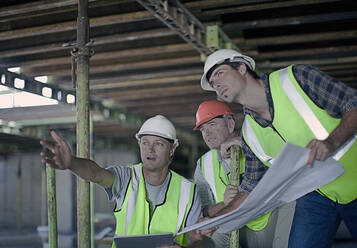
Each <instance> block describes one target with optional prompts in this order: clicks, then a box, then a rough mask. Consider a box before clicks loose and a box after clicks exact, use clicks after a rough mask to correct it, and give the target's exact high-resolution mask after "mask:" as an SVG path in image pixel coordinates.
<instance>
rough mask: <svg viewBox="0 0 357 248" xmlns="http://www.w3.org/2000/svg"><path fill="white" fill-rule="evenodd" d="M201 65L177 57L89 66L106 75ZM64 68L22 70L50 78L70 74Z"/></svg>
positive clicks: (196, 60)
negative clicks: (166, 67)
mask: <svg viewBox="0 0 357 248" xmlns="http://www.w3.org/2000/svg"><path fill="white" fill-rule="evenodd" d="M194 63H196V64H201V61H200V56H199V55H196V56H191V57H179V58H172V59H171V58H170V59H159V60H148V61H140V62H135V61H134V62H132V63H127V61H119V62H118V63H112V64H107V65H100V66H98V65H97V66H96V65H93V64H91V69H90V73H91V74H95V73H107V72H115V73H119V72H126V71H130V70H131V71H133V70H141V69H152V68H157V67H164V66H175V65H177V66H179V65H187V64H194ZM64 67H65V68H63V69H62V68H61V67H60V66H59V65H54V66H51V67H39V68H36V69H34V68H32V69H31V70H30V71H27V70H26V68H23V72H24V73H25V74H31V75H33V76H38V75H51V76H65V75H70V74H71V66H70V65H65V66H64Z"/></svg>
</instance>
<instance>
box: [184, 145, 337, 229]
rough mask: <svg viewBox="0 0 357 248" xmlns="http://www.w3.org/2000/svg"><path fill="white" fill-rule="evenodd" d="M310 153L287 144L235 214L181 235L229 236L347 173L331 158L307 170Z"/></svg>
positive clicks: (214, 219)
mask: <svg viewBox="0 0 357 248" xmlns="http://www.w3.org/2000/svg"><path fill="white" fill-rule="evenodd" d="M309 151H310V150H308V149H306V148H302V147H298V146H295V145H292V144H285V145H284V147H283V149H282V150H281V152H280V153H279V154H278V156H277V157H276V159H275V161H274V163H273V165H272V166H271V168H270V169H269V170H268V171H267V172H266V173H265V175H264V176H263V178H262V179H261V180H260V182H259V183H258V185H257V186H256V187H255V188H254V190H253V191H252V192H251V193H250V194H249V195H248V197H247V198H246V199H245V201H244V202H243V203H242V204H241V205H240V206H239V207H238V208H237V209H235V210H233V211H231V212H229V213H227V214H224V215H221V216H218V217H215V218H212V219H209V220H207V221H204V222H200V223H197V224H194V225H192V226H189V227H186V228H185V229H184V230H183V231H182V232H180V233H178V234H182V233H186V232H189V231H191V230H195V229H209V228H213V227H219V229H218V230H217V232H220V233H227V232H231V231H233V230H236V229H239V228H240V227H242V226H244V225H245V224H247V223H248V222H249V221H251V220H253V219H255V218H257V217H259V216H261V215H263V214H264V213H267V212H269V211H272V210H274V209H276V208H278V207H280V206H281V205H283V204H285V203H288V202H291V201H294V200H296V199H298V198H300V197H301V196H303V195H305V194H307V193H309V192H312V191H314V190H316V189H317V188H321V187H322V186H324V185H326V184H328V183H330V182H331V181H333V180H335V179H336V178H337V177H339V176H340V175H342V174H343V173H344V170H343V167H342V165H341V164H340V163H339V162H337V161H336V160H334V159H332V158H328V159H326V160H325V161H323V162H322V161H317V160H315V161H314V165H313V167H312V168H308V167H307V166H306V162H307V159H308V155H309Z"/></svg>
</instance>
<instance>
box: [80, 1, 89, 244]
mask: <svg viewBox="0 0 357 248" xmlns="http://www.w3.org/2000/svg"><path fill="white" fill-rule="evenodd" d="M87 12H88V0H79V1H78V18H77V48H78V52H77V67H76V69H77V70H76V78H77V84H76V88H77V89H76V106H77V156H78V157H81V158H90V137H89V132H90V130H89V56H90V53H89V47H88V46H87V43H88V42H89V20H88V14H87ZM90 223H91V218H90V186H89V182H87V181H85V180H83V179H81V178H78V179H77V230H78V231H77V234H78V242H77V244H78V245H77V247H78V248H88V247H91V225H90Z"/></svg>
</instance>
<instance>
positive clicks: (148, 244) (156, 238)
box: [114, 233, 174, 248]
mask: <svg viewBox="0 0 357 248" xmlns="http://www.w3.org/2000/svg"><path fill="white" fill-rule="evenodd" d="M114 242H115V245H116V247H117V248H143V247H145V248H156V247H159V246H163V245H172V244H174V237H173V234H172V233H158V234H147V235H132V236H123V235H117V236H115V237H114Z"/></svg>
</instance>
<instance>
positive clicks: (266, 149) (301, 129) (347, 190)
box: [242, 65, 357, 204]
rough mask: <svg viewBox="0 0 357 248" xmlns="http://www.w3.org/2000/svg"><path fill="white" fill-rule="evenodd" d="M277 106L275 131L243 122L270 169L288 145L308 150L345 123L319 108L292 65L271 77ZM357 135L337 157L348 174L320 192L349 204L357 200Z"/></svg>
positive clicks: (247, 135)
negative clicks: (309, 145)
mask: <svg viewBox="0 0 357 248" xmlns="http://www.w3.org/2000/svg"><path fill="white" fill-rule="evenodd" d="M269 82H270V89H271V95H272V99H273V104H274V116H273V122H272V126H273V127H262V126H260V125H259V123H257V122H256V121H255V120H254V119H253V118H252V117H251V116H250V115H246V116H245V120H244V122H243V128H242V130H243V137H244V139H245V141H246V142H247V144H248V146H249V147H250V148H251V150H252V151H253V152H254V154H255V155H256V156H257V157H258V158H259V159H260V160H261V161H262V162H263V163H264V164H266V165H267V166H270V164H271V162H272V161H273V160H274V158H275V157H276V156H277V154H278V153H279V152H280V150H281V148H282V146H283V145H284V143H285V142H287V143H291V144H295V145H298V146H301V147H305V146H306V145H307V144H308V143H309V142H310V141H311V140H312V139H319V140H324V139H326V138H327V137H328V135H329V134H330V133H331V132H332V131H333V130H334V129H335V128H336V127H337V125H338V124H339V123H340V121H341V119H339V118H333V117H332V116H330V115H329V114H328V113H327V112H326V111H325V110H324V109H321V108H320V107H318V106H317V105H316V104H315V103H314V102H313V101H312V100H311V99H310V98H309V97H308V96H307V95H306V93H305V92H304V91H303V89H301V87H300V85H299V83H298V82H297V81H296V79H295V77H294V74H293V71H292V65H291V66H289V67H287V68H284V69H282V70H279V71H275V72H273V73H271V74H270V75H269ZM356 138H357V135H356V134H355V135H354V136H353V137H351V138H350V139H349V140H348V141H347V142H346V143H345V144H343V145H342V146H341V147H340V148H339V149H338V150H337V151H336V153H335V154H334V155H333V158H335V159H336V160H338V161H339V162H340V163H341V164H342V165H343V168H344V170H345V174H343V175H342V176H340V177H338V178H337V179H336V180H334V181H333V182H331V183H329V184H327V185H325V186H324V187H322V188H320V189H319V190H317V192H319V193H320V194H322V195H324V196H326V197H328V198H329V199H331V200H332V201H335V202H338V203H341V204H347V203H350V202H352V201H354V200H355V199H356V198H357V190H356V189H357V180H356V178H357V166H356V161H357V142H356Z"/></svg>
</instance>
